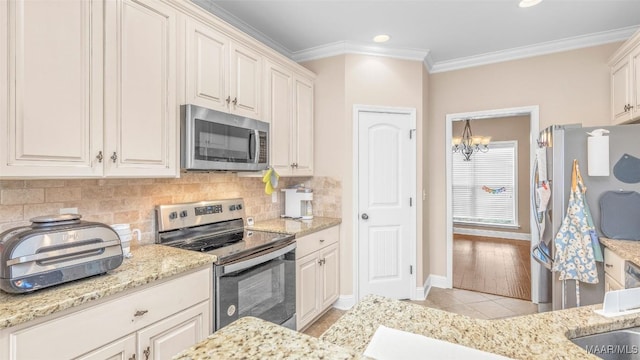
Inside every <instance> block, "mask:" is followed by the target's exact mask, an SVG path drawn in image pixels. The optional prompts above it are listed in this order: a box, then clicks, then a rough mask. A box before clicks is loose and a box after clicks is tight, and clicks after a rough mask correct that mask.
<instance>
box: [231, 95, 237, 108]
mask: <svg viewBox="0 0 640 360" xmlns="http://www.w3.org/2000/svg"><path fill="white" fill-rule="evenodd" d="M232 103H233V106H236V105H238V98H237V97H235V98H233V101H232Z"/></svg>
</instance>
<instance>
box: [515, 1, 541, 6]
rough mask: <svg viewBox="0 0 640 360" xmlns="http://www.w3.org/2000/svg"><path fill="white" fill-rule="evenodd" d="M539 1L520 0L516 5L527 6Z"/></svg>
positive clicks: (536, 3)
mask: <svg viewBox="0 0 640 360" xmlns="http://www.w3.org/2000/svg"><path fill="white" fill-rule="evenodd" d="M540 2H542V0H521V1H520V4H518V6H520V7H521V8H528V7H532V6H534V5H538V4H540Z"/></svg>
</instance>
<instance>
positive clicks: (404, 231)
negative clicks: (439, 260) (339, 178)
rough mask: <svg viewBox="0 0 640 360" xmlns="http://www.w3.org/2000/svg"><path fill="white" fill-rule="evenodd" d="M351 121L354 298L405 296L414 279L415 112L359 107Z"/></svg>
mask: <svg viewBox="0 0 640 360" xmlns="http://www.w3.org/2000/svg"><path fill="white" fill-rule="evenodd" d="M357 120H358V131H359V134H358V210H359V213H358V222H359V228H358V234H359V239H358V244H359V245H358V248H359V254H358V255H359V257H358V263H359V269H358V271H359V278H358V280H359V281H358V282H359V284H360V285H359V296H360V298H362V297H363V296H365V295H367V294H377V295H382V296H386V297H390V298H395V299H407V298H410V296H411V287H412V284H411V281H412V279H415V277H414V276H412V271H415V270H414V269H413V266H412V264H413V261H412V257H413V258H415V254H412V246H411V245H412V242H413V243H415V241H416V239H415V236H416V235H415V234H416V229H415V228H416V218H415V213H416V212H415V206H416V198H415V166H416V161H415V159H416V150H415V149H416V139H415V137H416V136H415V131H413V130H414V129H415V112H413V113H411V112H407V111H405V112H398V113H394V112H378V111H362V110H360V111H359V112H358V114H357ZM413 248H414V249H415V247H413Z"/></svg>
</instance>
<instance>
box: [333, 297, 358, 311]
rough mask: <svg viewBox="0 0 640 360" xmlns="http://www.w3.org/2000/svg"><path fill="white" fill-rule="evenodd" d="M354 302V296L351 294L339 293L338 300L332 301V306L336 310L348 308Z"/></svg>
mask: <svg viewBox="0 0 640 360" xmlns="http://www.w3.org/2000/svg"><path fill="white" fill-rule="evenodd" d="M355 304H356V298H355V296H353V295H340V297H338V300H336V302H334V303H333V307H334V308H336V309H338V310H349V309H351V308H352V307H353V306H354V305H355Z"/></svg>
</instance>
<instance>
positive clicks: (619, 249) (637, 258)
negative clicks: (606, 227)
mask: <svg viewBox="0 0 640 360" xmlns="http://www.w3.org/2000/svg"><path fill="white" fill-rule="evenodd" d="M600 243H602V245H604V246H606V247H608V248H609V249H610V250H611V251H613V252H614V253H616V254H617V255H618V256H620V257H621V258H623V259H624V260H627V261H631V262H632V263H634V264H636V265H638V266H640V241H635V240H616V239H608V238H605V237H601V238H600Z"/></svg>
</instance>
